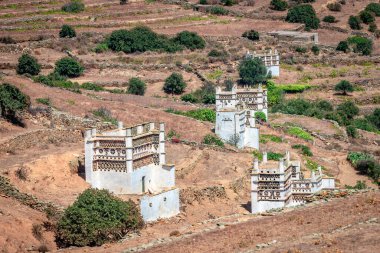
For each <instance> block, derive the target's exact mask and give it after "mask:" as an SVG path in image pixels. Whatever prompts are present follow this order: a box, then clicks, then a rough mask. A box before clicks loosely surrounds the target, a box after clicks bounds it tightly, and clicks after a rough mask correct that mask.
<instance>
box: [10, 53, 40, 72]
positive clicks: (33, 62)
mask: <svg viewBox="0 0 380 253" xmlns="http://www.w3.org/2000/svg"><path fill="white" fill-rule="evenodd" d="M16 71H17V74H19V75H22V74H29V75H32V76H34V75H38V74H39V73H40V71H41V65H40V64H38V61H37V59H36V58H34V57H33V56H31V55H29V54H23V55H22V56H21V57H20V58H18V65H17V69H16Z"/></svg>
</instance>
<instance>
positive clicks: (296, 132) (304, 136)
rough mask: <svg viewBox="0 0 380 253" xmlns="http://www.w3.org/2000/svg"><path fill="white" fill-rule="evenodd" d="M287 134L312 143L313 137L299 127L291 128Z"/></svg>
mask: <svg viewBox="0 0 380 253" xmlns="http://www.w3.org/2000/svg"><path fill="white" fill-rule="evenodd" d="M286 132H287V133H288V134H290V135H293V136H296V137H298V138H301V139H304V140H306V141H312V140H313V137H312V136H311V135H310V134H309V133H308V132H306V131H304V130H302V129H301V128H299V127H289V128H288V129H287V130H286Z"/></svg>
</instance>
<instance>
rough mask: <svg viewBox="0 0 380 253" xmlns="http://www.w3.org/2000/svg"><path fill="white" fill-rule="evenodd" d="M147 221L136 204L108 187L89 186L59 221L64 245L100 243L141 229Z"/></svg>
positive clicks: (92, 244) (57, 238) (80, 245)
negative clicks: (124, 199)
mask: <svg viewBox="0 0 380 253" xmlns="http://www.w3.org/2000/svg"><path fill="white" fill-rule="evenodd" d="M143 226H144V222H143V220H142V217H141V215H140V212H139V210H138V208H137V206H136V204H135V203H133V202H132V201H131V200H129V201H127V202H125V201H122V200H121V199H119V198H117V197H115V196H113V195H112V194H111V193H109V192H108V191H106V190H97V189H87V190H85V191H84V192H83V193H82V194H81V195H79V197H78V198H77V200H76V201H75V202H74V203H73V204H72V205H71V206H69V207H68V208H67V209H66V210H65V212H64V214H63V217H62V218H61V219H60V220H59V222H58V224H57V232H56V241H57V243H58V245H59V246H61V247H68V246H78V247H83V246H100V245H102V244H104V243H106V242H112V241H116V240H119V239H121V238H122V237H123V236H125V235H126V234H127V233H129V232H132V231H138V230H140V229H141V228H142V227H143Z"/></svg>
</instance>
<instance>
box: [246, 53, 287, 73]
mask: <svg viewBox="0 0 380 253" xmlns="http://www.w3.org/2000/svg"><path fill="white" fill-rule="evenodd" d="M245 57H246V58H260V59H261V60H262V61H263V63H264V65H265V67H267V70H268V73H269V72H270V73H271V74H272V76H280V55H279V54H278V52H277V49H275V50H274V51H272V49H270V50H269V51H268V52H264V53H261V54H258V53H256V51H254V52H253V54H251V53H250V52H249V51H248V52H247V53H246V55H245Z"/></svg>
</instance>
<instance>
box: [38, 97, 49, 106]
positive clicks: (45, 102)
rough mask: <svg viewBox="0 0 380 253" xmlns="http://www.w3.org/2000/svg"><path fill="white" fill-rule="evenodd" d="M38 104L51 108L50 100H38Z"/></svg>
mask: <svg viewBox="0 0 380 253" xmlns="http://www.w3.org/2000/svg"><path fill="white" fill-rule="evenodd" d="M36 102H37V103H40V104H43V105H47V106H51V101H50V98H36Z"/></svg>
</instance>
